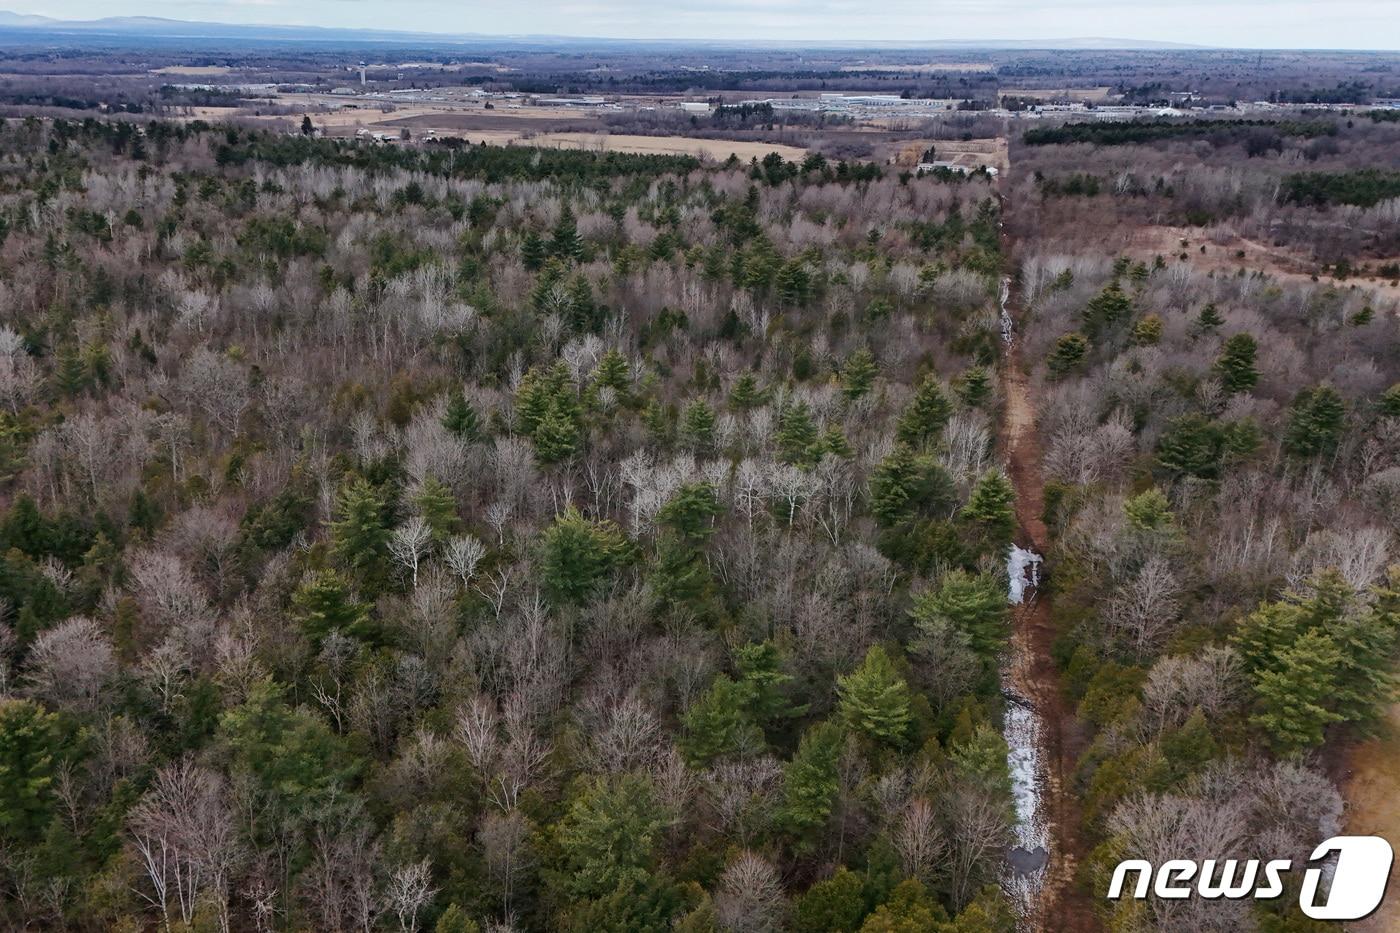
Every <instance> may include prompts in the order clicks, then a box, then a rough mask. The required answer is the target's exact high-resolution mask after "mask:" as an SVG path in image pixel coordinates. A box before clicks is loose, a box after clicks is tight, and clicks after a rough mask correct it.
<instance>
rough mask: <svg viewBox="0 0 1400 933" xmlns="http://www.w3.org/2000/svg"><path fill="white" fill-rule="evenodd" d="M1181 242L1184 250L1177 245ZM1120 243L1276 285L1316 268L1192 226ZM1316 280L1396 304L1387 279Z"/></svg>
mask: <svg viewBox="0 0 1400 933" xmlns="http://www.w3.org/2000/svg"><path fill="white" fill-rule="evenodd" d="M1183 240H1184V241H1185V242H1186V245H1185V246H1182V241H1183ZM1126 245H1127V248H1126V250H1124V252H1127V253H1128V254H1130V255H1134V256H1138V257H1141V258H1151V257H1154V256H1163V257H1164V258H1166V259H1167V260H1168V261H1170V260H1171V259H1172V258H1173V257H1179V256H1180V255H1181V254H1182V253H1185V254H1186V260H1185V261H1186V262H1188V263H1190V264H1191V266H1192V267H1193V268H1196V269H1200V270H1202V271H1204V272H1216V273H1225V274H1228V275H1235V274H1237V273H1238V272H1239V271H1240V270H1241V269H1243V270H1244V271H1245V272H1263V273H1265V274H1266V275H1270V276H1272V277H1274V278H1275V279H1278V280H1279V281H1281V282H1290V283H1294V284H1308V283H1311V282H1313V276H1314V269H1315V268H1316V263H1314V262H1311V261H1310V260H1308V259H1307V258H1306V257H1304V256H1301V255H1299V254H1297V253H1295V252H1291V251H1289V250H1287V249H1284V248H1281V247H1273V246H1268V245H1266V244H1264V243H1260V242H1258V241H1256V240H1250V239H1246V238H1244V237H1239V236H1234V235H1216V234H1212V233H1211V232H1208V231H1203V230H1201V229H1199V228H1193V227H1140V228H1136V229H1134V230H1133V231H1132V232H1131V233H1130V234H1129V238H1128V242H1127V244H1126ZM1202 246H1204V247H1205V248H1206V251H1205V252H1204V253H1202V252H1201V247H1202ZM1241 254H1243V255H1241ZM1385 261H1386V260H1368V261H1367V263H1366V264H1367V265H1368V266H1375V265H1379V264H1383V263H1384V262H1385ZM1317 281H1318V282H1320V283H1322V284H1326V285H1331V286H1333V287H1334V288H1351V287H1353V286H1355V287H1356V288H1358V289H1361V290H1362V291H1367V292H1372V293H1374V294H1375V295H1376V296H1377V297H1379V298H1387V299H1391V300H1400V286H1397V285H1395V284H1393V283H1392V282H1391V281H1389V280H1387V279H1363V278H1355V277H1354V278H1349V279H1334V278H1332V277H1331V276H1325V275H1319V276H1318V277H1317Z"/></svg>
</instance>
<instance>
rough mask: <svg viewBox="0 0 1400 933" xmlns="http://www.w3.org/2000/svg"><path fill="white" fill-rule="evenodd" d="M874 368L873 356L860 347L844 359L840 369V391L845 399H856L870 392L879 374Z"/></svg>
mask: <svg viewBox="0 0 1400 933" xmlns="http://www.w3.org/2000/svg"><path fill="white" fill-rule="evenodd" d="M879 372H880V371H879V369H878V368H877V367H876V366H875V355H874V354H873V353H871V352H870V351H869V350H867V349H865V348H864V347H861V348H860V349H859V350H857V351H855V352H854V353H852V354H851V355H850V356H849V357H847V358H846V362H845V365H843V366H842V367H841V391H842V392H843V393H844V394H845V396H846V398H849V399H857V398H860V397H861V396H862V395H864V394H865V393H867V392H869V391H870V387H871V386H873V385H874V384H875V377H876V376H877V375H878V374H879Z"/></svg>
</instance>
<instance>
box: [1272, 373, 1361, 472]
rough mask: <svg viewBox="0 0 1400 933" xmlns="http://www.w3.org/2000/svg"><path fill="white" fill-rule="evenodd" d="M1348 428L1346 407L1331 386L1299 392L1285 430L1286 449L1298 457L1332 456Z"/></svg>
mask: <svg viewBox="0 0 1400 933" xmlns="http://www.w3.org/2000/svg"><path fill="white" fill-rule="evenodd" d="M1345 428H1346V406H1345V404H1343V402H1342V397H1341V395H1340V394H1338V392H1337V390H1336V389H1334V388H1332V387H1331V386H1329V385H1325V384H1324V385H1319V386H1314V387H1312V388H1311V389H1304V390H1303V391H1301V392H1299V393H1298V396H1297V397H1296V398H1295V399H1294V400H1293V406H1292V408H1291V409H1290V411H1289V416H1288V426H1287V427H1286V428H1285V429H1284V432H1283V449H1284V451H1286V452H1287V453H1289V454H1290V455H1292V456H1294V457H1299V458H1306V457H1319V456H1322V457H1326V456H1331V455H1332V454H1333V453H1334V452H1335V451H1336V449H1337V445H1338V444H1340V443H1341V440H1342V431H1343V430H1344V429H1345Z"/></svg>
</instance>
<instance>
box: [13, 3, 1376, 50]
mask: <svg viewBox="0 0 1400 933" xmlns="http://www.w3.org/2000/svg"><path fill="white" fill-rule="evenodd" d="M0 9H8V10H11V11H13V12H15V13H37V14H41V15H44V16H51V17H55V18H58V19H97V18H100V17H104V16H161V17H167V18H170V19H185V20H204V21H211V22H226V23H267V24H277V25H299V26H336V27H348V28H367V29H399V30H417V31H426V32H443V33H467V32H470V33H487V34H494V35H541V34H548V35H568V36H601V37H609V38H628V39H632V38H636V39H656V38H684V39H731V40H737V39H768V40H790V41H793V42H800V41H803V40H900V41H918V40H933V39H1067V38H1081V37H1087V36H1093V37H1113V38H1125V39H1152V40H1161V41H1167V42H1185V43H1191V44H1197V45H1210V46H1228V47H1243V48H1349V49H1400V0H1173V2H1161V0H1159V2H1155V3H1142V2H1139V0H1117V2H1105V0H1042V2H1033V0H0Z"/></svg>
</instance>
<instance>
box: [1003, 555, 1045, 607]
mask: <svg viewBox="0 0 1400 933" xmlns="http://www.w3.org/2000/svg"><path fill="white" fill-rule="evenodd" d="M1041 560H1042V558H1041V556H1040V555H1039V554H1037V553H1036V552H1035V551H1032V550H1031V549H1030V548H1023V547H1017V546H1016V545H1014V544H1013V545H1011V550H1009V551H1007V554H1006V577H1007V579H1008V580H1009V581H1010V584H1009V588H1008V590H1007V594H1006V598H1007V599H1008V600H1009V601H1010V602H1011V605H1013V606H1019V605H1021V603H1022V602H1023V601H1024V600H1025V598H1026V590H1027V589H1029V588H1031V587H1035V586H1038V585H1039V584H1040V562H1041Z"/></svg>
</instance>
